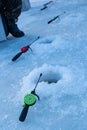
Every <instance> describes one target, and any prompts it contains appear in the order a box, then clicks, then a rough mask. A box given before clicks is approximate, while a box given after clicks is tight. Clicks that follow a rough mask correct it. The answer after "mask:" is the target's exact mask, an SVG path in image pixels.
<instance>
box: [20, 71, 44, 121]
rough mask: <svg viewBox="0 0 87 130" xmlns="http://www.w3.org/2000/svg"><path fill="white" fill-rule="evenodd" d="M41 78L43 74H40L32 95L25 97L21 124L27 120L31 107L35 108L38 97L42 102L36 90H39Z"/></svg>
mask: <svg viewBox="0 0 87 130" xmlns="http://www.w3.org/2000/svg"><path fill="white" fill-rule="evenodd" d="M41 76H42V73H41V74H40V76H39V78H38V81H37V83H36V85H35V87H34V89H33V90H32V91H31V93H30V94H27V95H25V97H24V107H23V110H22V112H21V114H20V117H19V121H21V122H23V121H24V120H25V119H26V116H27V113H28V109H29V107H30V106H33V105H34V104H35V103H36V97H37V98H38V100H40V97H39V96H38V95H37V94H36V92H35V90H36V88H37V85H38V83H39V81H40V78H41Z"/></svg>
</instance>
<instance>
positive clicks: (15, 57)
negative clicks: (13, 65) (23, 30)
mask: <svg viewBox="0 0 87 130" xmlns="http://www.w3.org/2000/svg"><path fill="white" fill-rule="evenodd" d="M39 38H40V37H39V36H38V37H37V38H36V39H35V40H34V41H33V42H32V43H30V44H29V45H27V46H24V47H22V48H21V51H20V52H19V53H17V54H16V55H15V56H14V57H13V58H12V61H16V60H17V59H18V58H19V57H20V56H21V55H22V54H23V53H25V52H27V51H28V50H29V49H30V50H31V51H32V49H31V47H30V46H31V45H32V44H33V43H34V42H35V41H37V40H38V39H39Z"/></svg>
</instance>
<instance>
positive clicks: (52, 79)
mask: <svg viewBox="0 0 87 130" xmlns="http://www.w3.org/2000/svg"><path fill="white" fill-rule="evenodd" d="M60 79H61V74H60V73H58V72H55V71H53V70H52V71H51V70H48V71H47V70H46V71H45V72H43V75H42V77H41V80H40V82H42V81H43V82H47V83H48V84H50V83H57V82H58V81H59V80H60Z"/></svg>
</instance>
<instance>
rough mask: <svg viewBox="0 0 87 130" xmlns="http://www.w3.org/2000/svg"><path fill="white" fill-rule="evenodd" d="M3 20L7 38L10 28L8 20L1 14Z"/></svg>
mask: <svg viewBox="0 0 87 130" xmlns="http://www.w3.org/2000/svg"><path fill="white" fill-rule="evenodd" d="M1 18H2V22H3V26H4V30H5V34H6V36H8V34H9V31H8V27H7V23H6V19H5V17H4V15H3V14H1Z"/></svg>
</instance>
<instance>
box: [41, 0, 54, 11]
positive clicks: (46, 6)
mask: <svg viewBox="0 0 87 130" xmlns="http://www.w3.org/2000/svg"><path fill="white" fill-rule="evenodd" d="M52 2H53V1H49V2H47V3H45V4H43V6H44V7H43V8H41V9H40V10H41V11H42V10H45V9H46V8H48V5H49V4H50V3H52Z"/></svg>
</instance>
